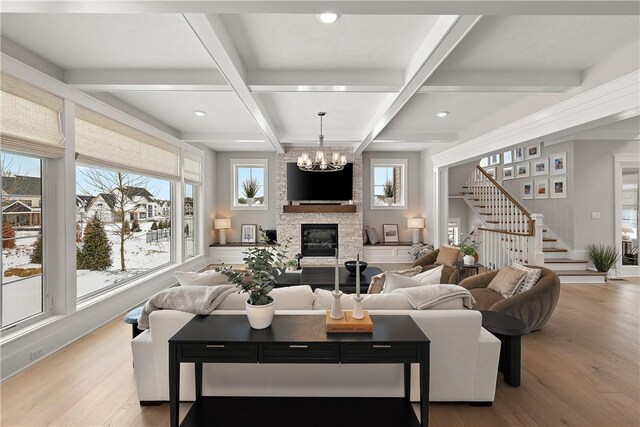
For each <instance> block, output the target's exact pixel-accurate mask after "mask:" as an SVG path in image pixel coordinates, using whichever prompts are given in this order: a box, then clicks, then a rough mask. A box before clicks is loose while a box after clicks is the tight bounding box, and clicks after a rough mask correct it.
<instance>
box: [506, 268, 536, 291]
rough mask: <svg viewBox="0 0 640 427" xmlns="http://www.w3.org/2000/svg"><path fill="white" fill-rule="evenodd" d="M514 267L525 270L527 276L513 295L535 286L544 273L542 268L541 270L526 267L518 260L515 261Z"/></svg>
mask: <svg viewBox="0 0 640 427" xmlns="http://www.w3.org/2000/svg"><path fill="white" fill-rule="evenodd" d="M512 267H513V268H515V269H517V270H521V271H524V272H525V278H524V280H522V281H521V282H520V283H518V286H516V287H515V288H514V289H513V292H511V295H518V294H520V293H522V292H524V291H528V290H529V289H531V288H533V287H534V286H535V285H536V283H538V280H540V276H541V275H542V270H540V269H539V268H529V267H525V266H524V265H521V264H518V263H517V262H514V263H513V265H512Z"/></svg>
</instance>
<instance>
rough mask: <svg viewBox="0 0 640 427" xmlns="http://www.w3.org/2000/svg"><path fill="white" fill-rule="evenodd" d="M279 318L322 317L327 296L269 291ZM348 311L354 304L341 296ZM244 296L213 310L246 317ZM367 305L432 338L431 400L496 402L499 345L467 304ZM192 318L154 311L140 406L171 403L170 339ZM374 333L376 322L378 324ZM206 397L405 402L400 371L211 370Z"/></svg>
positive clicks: (373, 299) (137, 353) (188, 367)
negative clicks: (402, 318) (407, 320)
mask: <svg viewBox="0 0 640 427" xmlns="http://www.w3.org/2000/svg"><path fill="white" fill-rule="evenodd" d="M272 295H273V296H274V297H275V300H276V315H278V314H297V315H298V314H299V315H309V314H311V315H318V316H324V313H325V310H326V309H327V305H328V304H330V302H329V301H330V300H328V299H327V295H328V291H320V290H316V292H315V293H314V292H312V290H311V288H310V287H309V286H293V287H289V288H278V289H275V290H274V291H273V293H272ZM343 299H344V302H343V308H346V309H349V308H350V306H351V305H352V302H351V303H350V302H349V298H348V297H343ZM245 301H246V296H244V295H237V294H233V295H230V296H228V297H227V298H226V299H225V301H224V302H223V303H222V304H221V305H220V306H219V307H218V310H216V311H214V312H213V314H211V315H212V316H215V315H220V314H234V315H245V312H244V304H245ZM363 307H364V308H365V309H367V310H369V313H370V314H372V315H398V314H405V315H407V314H408V315H410V316H411V317H412V318H413V319H414V321H415V322H416V323H417V325H418V326H419V327H420V328H421V329H422V330H423V331H424V332H425V334H426V335H427V336H428V337H429V339H430V340H431V372H430V400H431V401H443V402H483V403H487V402H493V399H494V394H495V387H496V377H497V371H498V358H499V354H500V341H499V340H498V339H497V338H495V337H494V336H493V335H492V334H490V333H489V332H487V331H486V330H485V329H483V328H482V327H481V315H480V313H479V312H477V311H472V310H466V309H463V307H462V301H461V300H459V301H458V300H457V301H453V302H452V301H449V302H448V303H445V304H441V305H439V306H436V307H434V308H431V309H429V310H422V311H418V310H413V309H411V306H410V305H409V304H408V302H407V301H406V299H405V298H404V297H403V296H401V295H392V294H388V295H385V294H378V295H367V296H366V297H365V299H364V301H363ZM193 317H194V315H193V314H190V313H185V312H181V311H175V310H161V311H155V312H153V313H151V315H150V319H149V325H150V329H149V330H147V331H144V332H143V333H142V334H140V335H138V336H137V337H136V338H135V339H133V340H132V349H133V359H134V366H135V374H136V380H137V385H138V397H139V400H140V402H141V404H153V403H157V402H162V401H168V400H169V379H168V378H169V356H168V344H167V341H168V340H169V338H171V337H172V336H173V335H174V334H175V333H176V332H178V330H180V329H181V328H182V327H183V326H184V325H186V324H187V323H188V322H189V320H191V319H192V318H193ZM374 327H375V324H374ZM203 375H204V379H203V395H204V396H333V397H336V396H402V395H403V368H402V365H383V364H378V365H346V364H345V365H322V364H311V365H309V364H305V365H293V364H292V365H287V364H278V365H276V364H273V365H270V364H255V365H254V364H209V365H204V367H203ZM180 378H181V384H180V387H181V388H180V396H181V397H182V399H183V400H194V398H195V382H194V369H193V365H192V364H182V366H181V376H180ZM418 386H419V379H418V367H417V365H415V366H414V367H413V370H412V380H411V400H412V401H418V400H419V397H420V396H419V387H418Z"/></svg>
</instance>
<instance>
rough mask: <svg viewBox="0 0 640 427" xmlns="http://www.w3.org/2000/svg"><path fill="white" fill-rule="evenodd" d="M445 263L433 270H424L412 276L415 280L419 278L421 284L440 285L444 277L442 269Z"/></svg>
mask: <svg viewBox="0 0 640 427" xmlns="http://www.w3.org/2000/svg"><path fill="white" fill-rule="evenodd" d="M443 268H444V265H441V266H439V267H436V268H432V269H431V270H427V271H423V272H422V273H420V274H416V275H415V276H413V277H412V279H413V280H417V281H418V282H420V284H421V285H439V284H440V278H441V277H442V269H443Z"/></svg>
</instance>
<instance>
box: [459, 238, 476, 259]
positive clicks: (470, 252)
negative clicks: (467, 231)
mask: <svg viewBox="0 0 640 427" xmlns="http://www.w3.org/2000/svg"><path fill="white" fill-rule="evenodd" d="M479 246H480V242H478V241H476V240H474V239H473V238H472V237H471V236H467V237H466V238H465V239H464V240H463V241H462V243H460V244H459V245H458V248H459V249H460V252H462V254H463V255H464V256H463V257H462V262H464V265H473V264H475V263H476V259H475V257H474V255H475V254H476V253H477V252H478V247H479Z"/></svg>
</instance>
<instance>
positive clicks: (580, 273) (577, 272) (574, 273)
mask: <svg viewBox="0 0 640 427" xmlns="http://www.w3.org/2000/svg"><path fill="white" fill-rule="evenodd" d="M555 273H556V274H557V275H558V276H606V275H607V273H603V272H600V271H593V270H558V271H556V272H555Z"/></svg>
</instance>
